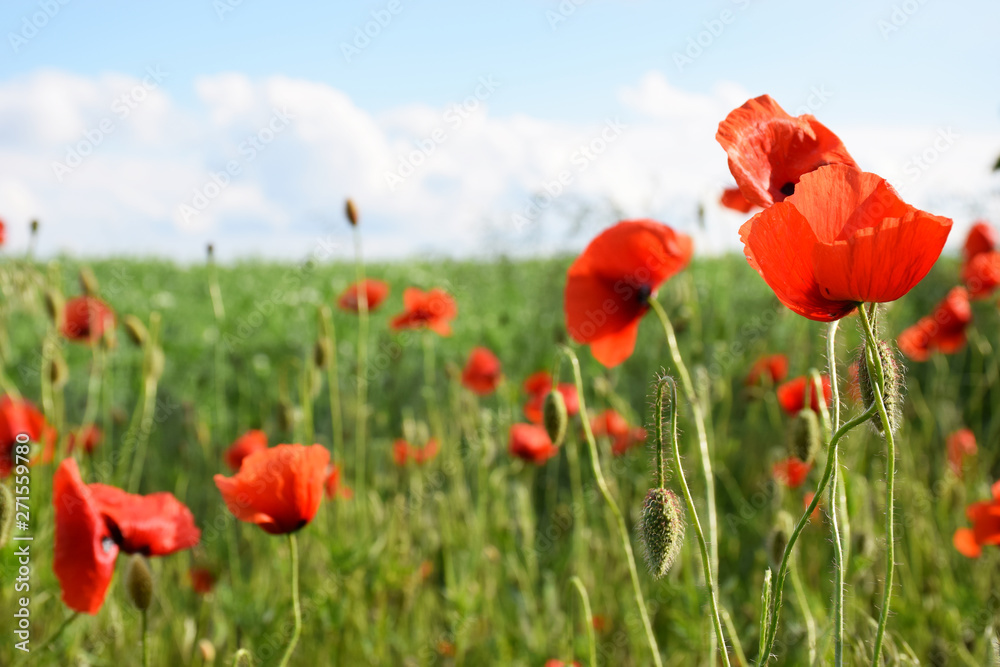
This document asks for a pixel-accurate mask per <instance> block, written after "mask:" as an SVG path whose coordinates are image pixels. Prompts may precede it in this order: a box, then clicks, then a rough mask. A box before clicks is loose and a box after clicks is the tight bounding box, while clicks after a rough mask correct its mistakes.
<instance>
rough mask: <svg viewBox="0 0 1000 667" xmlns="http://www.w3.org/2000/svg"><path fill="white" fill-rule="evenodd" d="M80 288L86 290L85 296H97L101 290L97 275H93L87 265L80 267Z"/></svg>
mask: <svg viewBox="0 0 1000 667" xmlns="http://www.w3.org/2000/svg"><path fill="white" fill-rule="evenodd" d="M80 288H81V289H82V290H83V291H84V292H86V294H87V296H97V295H98V294H99V293H100V291H101V286H100V285H99V284H98V282H97V276H95V275H94V272H93V271H91V270H90V267H89V266H84V267H81V268H80Z"/></svg>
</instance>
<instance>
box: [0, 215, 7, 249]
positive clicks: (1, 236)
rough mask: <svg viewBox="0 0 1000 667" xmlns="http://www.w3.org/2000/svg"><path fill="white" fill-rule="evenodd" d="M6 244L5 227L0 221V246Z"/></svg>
mask: <svg viewBox="0 0 1000 667" xmlns="http://www.w3.org/2000/svg"><path fill="white" fill-rule="evenodd" d="M6 242H7V227H6V226H5V225H4V224H3V220H0V245H3V244H4V243H6Z"/></svg>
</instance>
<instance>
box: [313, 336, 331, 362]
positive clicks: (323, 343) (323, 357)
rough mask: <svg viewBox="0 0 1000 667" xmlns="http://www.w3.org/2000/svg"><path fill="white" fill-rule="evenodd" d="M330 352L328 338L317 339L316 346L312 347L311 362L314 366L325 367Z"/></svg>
mask: <svg viewBox="0 0 1000 667" xmlns="http://www.w3.org/2000/svg"><path fill="white" fill-rule="evenodd" d="M330 354H331V350H330V339H329V338H320V339H317V341H316V346H315V347H313V362H314V363H315V364H316V368H326V364H327V362H329V361H330Z"/></svg>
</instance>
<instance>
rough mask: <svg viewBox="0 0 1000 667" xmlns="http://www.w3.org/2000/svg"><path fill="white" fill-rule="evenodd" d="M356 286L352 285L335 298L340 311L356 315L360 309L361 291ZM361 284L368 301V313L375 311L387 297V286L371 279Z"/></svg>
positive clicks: (356, 284) (355, 284)
mask: <svg viewBox="0 0 1000 667" xmlns="http://www.w3.org/2000/svg"><path fill="white" fill-rule="evenodd" d="M358 284H359V283H352V284H351V285H349V286H348V287H347V289H345V290H344V291H343V292H342V293H341V294H340V297H338V298H337V306H338V307H339V308H340V309H341V310H346V311H347V312H349V313H356V312H358V310H359V309H360V305H359V304H360V303H361V291H362V290H361V289H359V288H358ZM361 284H362V285H364V294H365V297H366V298H367V299H368V312H372V311H374V310H377V309H378V307H379V306H381V305H382V302H383V301H385V299H386V297H387V296H389V285H387V284H386V283H384V282H382V281H381V280H373V279H371V278H369V279H367V280H365V281H363V282H362V283H361Z"/></svg>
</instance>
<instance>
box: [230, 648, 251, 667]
mask: <svg viewBox="0 0 1000 667" xmlns="http://www.w3.org/2000/svg"><path fill="white" fill-rule="evenodd" d="M252 665H253V659H252V658H251V657H250V651H248V650H246V649H245V648H241V649H240V650H239V651H237V652H236V655H235V656H234V657H233V667H251V666H252Z"/></svg>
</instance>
